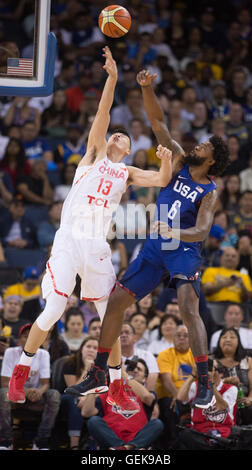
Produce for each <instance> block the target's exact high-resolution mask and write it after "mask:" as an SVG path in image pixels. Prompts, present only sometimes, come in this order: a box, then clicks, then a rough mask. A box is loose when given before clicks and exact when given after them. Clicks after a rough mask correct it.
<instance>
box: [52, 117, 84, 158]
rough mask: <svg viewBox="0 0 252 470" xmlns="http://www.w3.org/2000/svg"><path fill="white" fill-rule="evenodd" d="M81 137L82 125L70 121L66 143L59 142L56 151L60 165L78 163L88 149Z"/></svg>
mask: <svg viewBox="0 0 252 470" xmlns="http://www.w3.org/2000/svg"><path fill="white" fill-rule="evenodd" d="M81 137H82V130H81V127H80V126H79V125H78V124H74V123H70V124H69V125H68V128H67V136H66V141H65V143H63V144H59V145H58V147H57V150H56V151H55V160H56V162H57V163H60V166H62V164H66V163H74V164H76V165H78V163H79V162H80V160H81V158H82V157H83V155H84V154H85V151H86V146H85V144H84V143H83V140H82V138H81Z"/></svg>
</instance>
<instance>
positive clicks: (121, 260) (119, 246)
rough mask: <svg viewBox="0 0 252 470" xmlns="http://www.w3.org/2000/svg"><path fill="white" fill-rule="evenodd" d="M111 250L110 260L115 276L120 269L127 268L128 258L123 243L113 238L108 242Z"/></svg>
mask: <svg viewBox="0 0 252 470" xmlns="http://www.w3.org/2000/svg"><path fill="white" fill-rule="evenodd" d="M108 243H109V245H110V249H111V254H112V257H111V260H112V264H113V267H114V270H115V274H116V275H118V273H119V272H120V271H121V269H126V268H127V266H128V257H127V250H126V248H125V245H124V243H123V242H120V241H119V240H117V238H116V237H114V238H113V239H112V240H108Z"/></svg>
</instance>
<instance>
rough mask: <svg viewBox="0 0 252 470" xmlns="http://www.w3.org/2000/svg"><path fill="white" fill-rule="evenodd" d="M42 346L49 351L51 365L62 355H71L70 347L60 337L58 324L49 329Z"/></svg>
mask: <svg viewBox="0 0 252 470" xmlns="http://www.w3.org/2000/svg"><path fill="white" fill-rule="evenodd" d="M41 347H42V348H43V349H45V350H46V351H48V352H49V355H50V365H51V366H52V364H53V363H54V362H55V361H56V360H57V359H59V358H60V357H64V356H68V355H70V349H69V347H68V346H67V344H66V343H65V341H63V339H61V338H60V336H59V332H58V328H57V325H56V324H55V325H54V326H53V327H52V328H51V329H50V330H49V332H48V335H47V337H46V339H45V341H44V342H43V344H42V346H41Z"/></svg>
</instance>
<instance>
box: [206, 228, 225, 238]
mask: <svg viewBox="0 0 252 470" xmlns="http://www.w3.org/2000/svg"><path fill="white" fill-rule="evenodd" d="M209 235H210V237H212V238H216V239H217V240H220V241H221V240H223V238H225V235H226V232H225V230H224V229H223V228H222V227H220V225H215V224H214V225H212V227H211V230H210V232H209Z"/></svg>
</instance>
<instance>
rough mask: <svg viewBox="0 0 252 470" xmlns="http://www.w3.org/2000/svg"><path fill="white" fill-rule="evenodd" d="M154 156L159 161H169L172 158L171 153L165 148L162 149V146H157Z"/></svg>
mask: <svg viewBox="0 0 252 470" xmlns="http://www.w3.org/2000/svg"><path fill="white" fill-rule="evenodd" d="M156 156H157V157H158V158H160V160H171V158H172V151H171V150H169V149H168V148H167V147H163V146H162V145H158V147H157V151H156Z"/></svg>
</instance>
